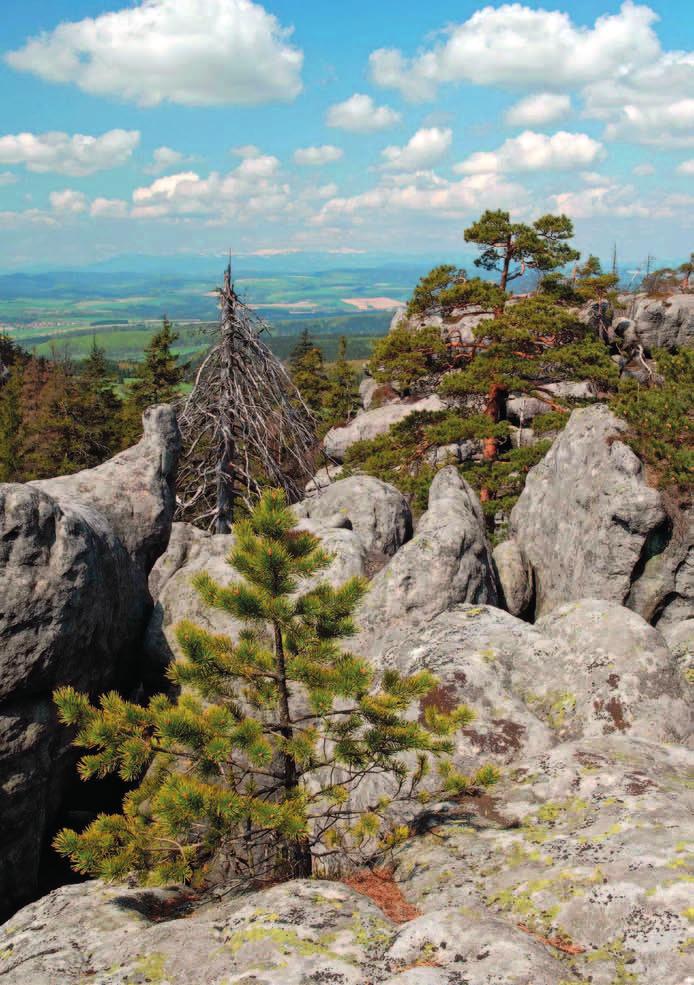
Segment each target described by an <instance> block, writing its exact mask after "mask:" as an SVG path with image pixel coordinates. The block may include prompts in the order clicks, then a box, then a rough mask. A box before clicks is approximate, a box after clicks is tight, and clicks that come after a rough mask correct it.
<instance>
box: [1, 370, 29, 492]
mask: <svg viewBox="0 0 694 985" xmlns="http://www.w3.org/2000/svg"><path fill="white" fill-rule="evenodd" d="M22 387H23V367H22V366H21V364H19V363H14V364H13V365H12V367H11V369H9V371H8V375H7V377H6V379H5V381H4V382H3V384H2V386H0V482H20V481H21V479H22V475H23V450H24V449H23V436H22V402H21V401H22Z"/></svg>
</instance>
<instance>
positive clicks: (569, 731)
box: [512, 599, 692, 744]
mask: <svg viewBox="0 0 694 985" xmlns="http://www.w3.org/2000/svg"><path fill="white" fill-rule="evenodd" d="M535 628H536V629H537V630H539V632H541V633H542V634H543V635H545V636H547V637H549V638H550V639H552V640H553V641H554V642H555V643H556V644H557V646H558V656H557V657H556V658H555V659H554V660H553V662H552V672H551V675H548V676H546V677H543V676H542V675H541V674H540V673H538V670H539V668H538V666H537V662H536V661H534V660H531V661H530V662H529V663H526V662H525V661H524V660H523V659H522V657H520V656H519V658H518V659H517V660H515V661H514V665H513V671H512V673H513V679H514V686H515V687H516V689H519V690H523V689H525V688H527V692H525V693H526V698H525V700H526V703H528V704H529V705H530V706H531V707H534V708H536V709H541V711H540V712H539V713H540V714H542V715H543V716H546V717H547V719H548V720H552V719H553V720H554V727H555V731H556V732H557V733H558V734H559V736H560V737H561V738H563V739H568V738H578V737H579V736H581V737H582V736H589V735H609V734H612V733H618V732H622V733H625V734H626V733H628V734H629V735H634V736H639V737H640V738H643V739H651V740H653V741H658V742H679V743H683V744H685V743H687V742H689V741H690V739H691V736H692V703H691V700H690V696H689V695H688V693H687V685H686V683H685V680H684V676H683V675H682V673H681V671H680V669H679V667H678V666H677V663H676V662H675V660H674V659H673V656H672V654H671V653H670V651H669V650H668V648H667V646H666V644H665V640H664V639H663V637H662V636H661V635H660V633H659V632H658V631H657V630H655V629H653V627H652V626H649V625H648V623H647V622H645V620H644V619H642V618H641V616H639V615H637V614H636V613H635V612H632V611H631V610H629V609H625V608H624V607H623V606H620V605H616V604H615V603H613V602H604V601H599V600H596V599H583V600H581V601H580V602H569V603H567V604H566V605H562V606H559V607H558V608H556V609H553V610H552V612H551V613H550V614H549V615H547V616H544V617H543V618H542V619H540V620H539V621H538V622H537V623H536V624H535Z"/></svg>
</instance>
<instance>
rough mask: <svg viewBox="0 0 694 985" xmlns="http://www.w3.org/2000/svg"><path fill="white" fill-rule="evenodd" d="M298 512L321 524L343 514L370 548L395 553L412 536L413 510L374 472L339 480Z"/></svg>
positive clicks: (298, 507)
mask: <svg viewBox="0 0 694 985" xmlns="http://www.w3.org/2000/svg"><path fill="white" fill-rule="evenodd" d="M295 511H296V513H297V514H298V515H299V516H305V517H310V519H312V520H315V521H316V522H317V523H318V524H319V526H320V524H321V523H323V522H325V521H326V520H328V519H329V518H331V517H333V516H335V515H339V516H342V517H344V518H345V519H346V520H347V521H349V523H348V525H349V526H350V527H351V529H352V530H353V531H354V532H355V533H356V534H357V535H358V536H359V538H360V539H361V541H362V543H363V545H364V547H365V548H366V550H367V551H380V552H381V553H383V554H388V555H392V554H395V552H396V551H397V550H398V549H399V548H400V547H401V546H402V545H403V544H404V543H405V542H406V541H407V540H409V539H410V537H411V536H412V513H411V512H410V507H409V505H408V503H407V500H406V499H405V497H404V496H403V494H402V493H401V492H399V491H398V490H397V489H395V488H394V487H393V486H389V485H388V483H386V482H381V480H380V479H376V478H374V477H373V476H371V475H355V476H351V477H350V478H348V479H339V480H338V481H337V482H333V483H332V484H331V485H330V486H329V487H327V488H325V489H323V490H322V491H321V492H320V493H319V494H318V495H317V496H316V497H315V498H311V499H308V500H304V501H303V502H302V503H299V504H298V505H297V506H296V507H295Z"/></svg>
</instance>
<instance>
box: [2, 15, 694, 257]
mask: <svg viewBox="0 0 694 985" xmlns="http://www.w3.org/2000/svg"><path fill="white" fill-rule="evenodd" d="M3 14H4V23H3V33H2V42H1V43H2V51H1V52H0V86H1V87H2V117H1V118H0V228H2V232H3V235H2V236H1V237H0V266H2V267H18V266H21V267H27V266H30V265H31V264H32V263H37V264H44V263H52V264H55V263H56V262H60V263H65V265H75V264H80V263H84V262H87V261H89V262H91V261H93V260H95V259H101V258H106V257H109V256H112V255H115V254H118V253H123V252H128V253H133V252H138V253H152V254H164V253H174V252H210V253H216V252H221V251H223V250H224V249H226V248H228V247H231V248H232V249H233V250H234V251H235V252H238V253H260V254H262V253H264V252H266V251H270V252H275V251H280V252H281V251H298V250H308V251H313V250H319V251H336V252H344V253H345V254H346V255H349V253H350V252H351V251H360V252H362V251H366V252H374V253H382V252H389V253H392V252H403V253H408V254H413V253H426V254H436V253H437V252H440V253H441V254H442V255H445V256H447V257H448V256H450V255H451V253H452V252H455V250H456V249H458V248H461V249H462V229H463V228H464V226H465V225H466V224H467V223H468V222H469V221H470V220H471V219H472V218H474V217H475V216H477V215H478V214H479V213H480V212H481V211H482V210H483V209H484V208H494V207H502V208H506V209H509V210H510V211H511V213H512V215H514V216H515V217H517V218H518V219H519V220H522V219H532V218H533V217H536V216H537V215H540V214H542V213H543V212H546V211H555V212H558V211H564V212H566V213H567V214H569V215H571V216H572V218H573V219H574V222H575V226H576V230H577V239H578V244H579V246H580V247H581V248H582V249H584V250H588V249H591V250H593V251H594V252H595V251H597V252H600V253H602V254H603V255H607V254H608V253H609V252H611V248H612V243H613V241H614V240H616V241H617V243H618V247H619V251H620V255H621V256H623V257H624V258H628V259H630V260H636V259H638V258H639V257H640V256H641V255H642V254H645V253H647V252H650V253H653V254H655V255H656V256H658V257H659V258H661V259H663V260H666V259H675V258H678V257H680V256H683V255H685V254H688V253H689V251H690V250H691V249H692V248H693V247H694V242H693V241H692V226H693V223H692V217H693V213H694V52H693V51H692V48H694V17H693V16H692V14H691V10H690V4H689V3H688V2H685V0H668V2H667V3H665V2H663V0H658V2H657V3H649V4H647V5H646V4H640V3H634V2H629V0H627V2H625V3H623V4H621V5H620V4H619V3H606V2H602V3H596V2H592V0H590V2H586V0H582V2H580V3H576V2H570V3H569V2H564V3H563V4H561V5H559V6H554V5H553V4H551V3H548V4H546V5H545V6H544V7H543V6H541V5H538V4H534V3H514V4H499V3H497V4H493V5H489V6H484V5H476V4H473V3H460V2H457V3H454V2H443V0H431V2H430V3H428V4H422V3H421V2H417V3H415V2H410V0H406V2H403V0H400V2H395V0H376V2H373V0H371V2H369V3H367V2H365V0H352V2H351V3H349V4H326V3H325V2H306V0H303V2H302V0H292V2H289V0H267V2H266V3H264V4H260V3H252V2H251V0H22V2H19V0H5V4H4V6H3Z"/></svg>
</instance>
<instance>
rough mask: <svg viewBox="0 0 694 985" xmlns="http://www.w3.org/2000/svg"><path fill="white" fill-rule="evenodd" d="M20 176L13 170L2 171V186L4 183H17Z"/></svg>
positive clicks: (0, 175)
mask: <svg viewBox="0 0 694 985" xmlns="http://www.w3.org/2000/svg"><path fill="white" fill-rule="evenodd" d="M18 181H19V178H18V177H17V175H16V174H13V173H12V172H11V171H0V187H1V186H2V185H16V184H17V182H18Z"/></svg>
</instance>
